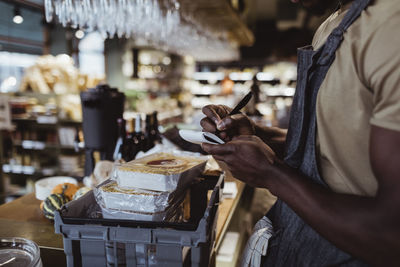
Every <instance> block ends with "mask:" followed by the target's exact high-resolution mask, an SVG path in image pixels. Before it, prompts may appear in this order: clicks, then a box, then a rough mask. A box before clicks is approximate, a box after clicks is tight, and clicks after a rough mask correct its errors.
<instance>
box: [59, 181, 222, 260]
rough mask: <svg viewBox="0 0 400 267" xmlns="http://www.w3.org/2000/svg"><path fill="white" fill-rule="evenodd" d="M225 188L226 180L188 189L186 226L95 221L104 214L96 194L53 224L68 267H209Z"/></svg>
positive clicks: (66, 209)
mask: <svg viewBox="0 0 400 267" xmlns="http://www.w3.org/2000/svg"><path fill="white" fill-rule="evenodd" d="M222 185H223V176H222V175H221V176H220V177H214V178H212V177H207V178H200V179H198V180H197V181H196V182H195V183H194V184H193V185H192V186H191V188H190V196H191V201H190V220H189V221H188V222H182V223H170V222H144V221H131V220H112V219H102V218H91V217H93V214H96V213H97V214H98V212H99V210H100V209H99V206H98V205H97V203H96V201H95V199H94V195H93V193H92V192H89V193H87V194H86V195H84V196H83V197H81V198H80V199H78V200H76V201H71V202H69V203H68V204H67V205H65V206H64V207H63V208H62V209H61V210H60V212H56V214H55V218H54V225H55V231H56V233H59V234H62V235H63V239H64V252H65V254H66V257H67V266H69V267H72V266H96V267H101V266H208V265H209V264H210V255H211V253H212V251H213V248H214V245H215V230H216V223H217V218H218V204H219V202H220V197H221V195H222V191H221V186H222ZM209 190H213V192H212V194H211V197H210V200H209V201H208V202H207V193H208V191H209Z"/></svg>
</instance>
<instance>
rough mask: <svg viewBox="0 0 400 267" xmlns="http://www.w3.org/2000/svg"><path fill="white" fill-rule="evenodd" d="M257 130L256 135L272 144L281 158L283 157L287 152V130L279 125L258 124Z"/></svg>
mask: <svg viewBox="0 0 400 267" xmlns="http://www.w3.org/2000/svg"><path fill="white" fill-rule="evenodd" d="M255 131H256V136H258V137H259V138H260V139H261V140H263V141H264V143H266V144H267V145H268V146H270V147H271V148H272V150H274V152H275V153H276V154H277V155H278V157H279V158H283V156H284V153H285V142H286V134H287V130H285V129H281V128H277V127H261V126H258V125H256V126H255Z"/></svg>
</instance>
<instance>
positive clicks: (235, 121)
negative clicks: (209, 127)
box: [217, 114, 247, 131]
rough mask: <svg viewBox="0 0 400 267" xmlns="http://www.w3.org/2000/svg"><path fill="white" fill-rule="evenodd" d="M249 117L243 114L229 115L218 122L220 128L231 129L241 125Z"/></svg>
mask: <svg viewBox="0 0 400 267" xmlns="http://www.w3.org/2000/svg"><path fill="white" fill-rule="evenodd" d="M246 119H247V118H246V117H245V116H244V115H243V114H235V115H232V116H227V117H225V118H223V119H222V120H221V121H219V122H218V123H217V128H218V130H220V131H222V130H229V129H232V128H235V127H236V126H238V125H240V124H241V123H242V122H243V121H244V120H246Z"/></svg>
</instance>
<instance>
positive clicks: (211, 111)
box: [202, 105, 221, 124]
mask: <svg viewBox="0 0 400 267" xmlns="http://www.w3.org/2000/svg"><path fill="white" fill-rule="evenodd" d="M218 109H219V108H218V106H216V105H207V106H205V107H203V109H202V111H203V113H204V114H205V115H206V116H207V117H208V118H210V119H211V121H213V122H214V123H215V124H217V123H218V122H219V121H220V120H221V117H220V115H219V114H218V112H217V110H218Z"/></svg>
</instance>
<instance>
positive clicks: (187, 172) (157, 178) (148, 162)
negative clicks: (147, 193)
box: [113, 153, 207, 192]
mask: <svg viewBox="0 0 400 267" xmlns="http://www.w3.org/2000/svg"><path fill="white" fill-rule="evenodd" d="M206 161H207V158H206V157H204V158H199V157H183V156H178V155H175V154H170V153H156V154H152V155H149V156H147V157H143V158H140V159H137V160H133V161H130V162H128V163H125V164H121V165H118V166H116V168H115V171H114V174H113V176H114V178H115V179H116V181H117V183H118V186H119V187H122V188H141V189H145V190H153V191H162V192H172V191H174V190H175V189H176V188H177V187H181V186H185V185H188V184H189V183H190V181H191V180H192V179H193V178H195V177H198V176H199V175H201V173H202V172H203V170H204V167H205V164H206Z"/></svg>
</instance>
